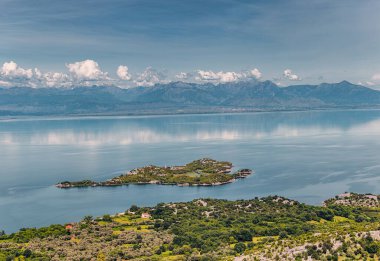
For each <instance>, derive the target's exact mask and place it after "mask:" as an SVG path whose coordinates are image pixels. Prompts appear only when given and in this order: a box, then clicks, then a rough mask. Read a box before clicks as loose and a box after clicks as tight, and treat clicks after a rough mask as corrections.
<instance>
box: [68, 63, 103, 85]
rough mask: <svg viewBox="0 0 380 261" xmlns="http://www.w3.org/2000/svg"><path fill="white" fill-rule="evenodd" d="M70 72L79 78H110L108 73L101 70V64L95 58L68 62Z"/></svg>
mask: <svg viewBox="0 0 380 261" xmlns="http://www.w3.org/2000/svg"><path fill="white" fill-rule="evenodd" d="M66 67H67V68H68V69H69V72H70V73H71V74H72V75H73V76H74V77H75V78H78V79H83V80H102V79H107V78H108V73H106V72H102V70H100V67H99V64H98V63H97V62H95V61H94V60H85V61H81V62H75V63H70V64H67V65H66Z"/></svg>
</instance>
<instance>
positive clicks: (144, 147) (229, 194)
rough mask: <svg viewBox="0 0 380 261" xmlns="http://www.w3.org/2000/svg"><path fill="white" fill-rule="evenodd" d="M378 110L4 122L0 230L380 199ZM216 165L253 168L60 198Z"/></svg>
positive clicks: (0, 155)
mask: <svg viewBox="0 0 380 261" xmlns="http://www.w3.org/2000/svg"><path fill="white" fill-rule="evenodd" d="M379 151H380V111H377V110H369V111H365V110H361V111H313V112H273V113H251V114H217V115H175V116H152V117H148V116H146V117H96V118H70V119H68V118H56V119H52V118H39V119H14V120H7V119H3V120H1V121H0V177H1V183H0V230H1V229H4V230H5V231H7V232H12V231H15V230H17V229H19V228H21V227H34V226H37V227H38V226H44V225H49V224H51V223H65V222H70V221H78V220H79V219H81V218H82V217H83V216H85V215H93V216H100V215H103V214H106V213H110V214H113V213H117V212H123V211H124V210H126V209H127V208H129V207H130V205H132V204H137V205H140V206H151V205H154V204H156V203H159V202H169V201H188V200H192V199H195V198H200V197H213V198H224V199H242V198H245V199H248V198H253V197H255V196H259V197H260V196H267V195H274V194H277V195H282V196H286V197H290V198H292V199H296V200H299V201H301V202H305V203H310V204H321V203H322V201H323V200H324V199H326V198H328V197H331V196H334V195H336V194H338V193H341V192H344V191H353V192H362V193H367V192H368V193H380V155H379ZM202 157H211V158H214V159H217V160H228V161H231V162H232V163H233V164H234V165H235V167H236V168H245V167H247V168H252V169H254V170H255V172H256V173H255V174H254V175H252V176H250V177H248V178H247V179H244V180H239V181H237V182H235V183H232V184H228V185H225V186H217V187H177V186H159V185H140V186H139V185H129V186H123V187H114V188H85V189H70V190H62V189H57V188H55V187H54V184H55V183H57V182H60V181H64V180H70V181H77V180H82V179H93V180H106V179H108V178H111V177H114V176H116V175H119V174H121V173H123V172H125V171H127V170H130V169H132V168H135V167H141V166H144V165H148V164H157V165H179V164H184V163H187V162H189V161H192V160H194V159H198V158H202Z"/></svg>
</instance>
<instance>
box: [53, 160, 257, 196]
mask: <svg viewBox="0 0 380 261" xmlns="http://www.w3.org/2000/svg"><path fill="white" fill-rule="evenodd" d="M232 167H233V165H232V163H231V162H228V161H217V160H214V159H210V158H203V159H199V160H194V161H192V162H190V163H188V164H186V165H183V166H164V167H160V166H154V165H149V166H145V167H142V168H137V169H132V170H131V171H129V172H128V173H126V174H123V175H120V176H118V177H114V178H112V179H109V180H106V181H101V182H96V181H92V180H82V181H74V182H71V181H63V182H60V183H58V184H56V187H58V188H62V189H67V188H74V187H98V186H121V185H128V184H160V185H177V186H219V185H225V184H228V183H231V182H234V181H235V180H236V179H242V178H246V177H247V176H249V175H251V174H252V172H253V171H252V170H251V169H240V170H238V171H236V172H234V173H232Z"/></svg>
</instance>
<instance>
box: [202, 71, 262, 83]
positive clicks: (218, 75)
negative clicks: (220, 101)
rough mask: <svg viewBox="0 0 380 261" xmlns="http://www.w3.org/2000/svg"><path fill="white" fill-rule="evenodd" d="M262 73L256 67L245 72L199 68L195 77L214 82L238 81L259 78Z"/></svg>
mask: <svg viewBox="0 0 380 261" xmlns="http://www.w3.org/2000/svg"><path fill="white" fill-rule="evenodd" d="M261 76H262V74H261V72H260V71H259V69H257V68H254V69H252V70H250V71H243V72H224V71H219V72H214V71H203V70H198V71H197V76H196V77H195V79H196V80H197V81H205V82H214V83H227V82H237V81H242V80H249V79H259V78H261Z"/></svg>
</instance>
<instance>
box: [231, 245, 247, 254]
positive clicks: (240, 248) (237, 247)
mask: <svg viewBox="0 0 380 261" xmlns="http://www.w3.org/2000/svg"><path fill="white" fill-rule="evenodd" d="M245 249H246V246H245V244H244V243H241V242H240V243H237V244H236V245H235V246H234V250H235V251H236V253H239V254H242V253H243V252H244V251H245Z"/></svg>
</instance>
